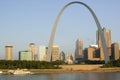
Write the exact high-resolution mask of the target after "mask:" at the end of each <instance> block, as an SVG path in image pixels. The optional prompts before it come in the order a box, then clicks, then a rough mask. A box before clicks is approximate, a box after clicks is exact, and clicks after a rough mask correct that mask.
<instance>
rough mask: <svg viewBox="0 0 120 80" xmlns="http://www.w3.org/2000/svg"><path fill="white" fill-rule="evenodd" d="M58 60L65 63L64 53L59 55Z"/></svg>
mask: <svg viewBox="0 0 120 80" xmlns="http://www.w3.org/2000/svg"><path fill="white" fill-rule="evenodd" d="M59 60H61V61H65V53H64V52H63V51H62V52H61V53H60V55H59Z"/></svg>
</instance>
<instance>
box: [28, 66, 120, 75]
mask: <svg viewBox="0 0 120 80" xmlns="http://www.w3.org/2000/svg"><path fill="white" fill-rule="evenodd" d="M101 66H102V65H61V66H60V67H61V68H62V69H30V71H31V72H32V73H35V74H41V73H42V74H46V73H76V72H120V68H100V67H101Z"/></svg>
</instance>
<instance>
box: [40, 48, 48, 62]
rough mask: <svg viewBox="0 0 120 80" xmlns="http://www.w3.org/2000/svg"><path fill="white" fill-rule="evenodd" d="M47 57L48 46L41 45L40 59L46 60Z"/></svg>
mask: <svg viewBox="0 0 120 80" xmlns="http://www.w3.org/2000/svg"><path fill="white" fill-rule="evenodd" d="M46 58H47V50H46V46H40V48H39V60H40V61H46Z"/></svg>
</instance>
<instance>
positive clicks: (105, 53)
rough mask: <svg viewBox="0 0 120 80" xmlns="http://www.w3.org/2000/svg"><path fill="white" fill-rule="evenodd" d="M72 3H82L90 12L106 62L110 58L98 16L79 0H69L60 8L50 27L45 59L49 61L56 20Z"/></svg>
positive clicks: (57, 20)
mask: <svg viewBox="0 0 120 80" xmlns="http://www.w3.org/2000/svg"><path fill="white" fill-rule="evenodd" d="M72 4H80V5H83V6H85V7H86V8H87V9H88V10H89V11H90V13H91V14H92V16H93V18H94V20H95V23H96V25H97V28H98V31H99V33H100V37H101V43H102V47H103V52H104V58H105V63H108V62H109V61H110V60H109V55H108V50H107V47H106V43H105V38H104V35H103V32H102V27H101V25H100V23H99V21H98V18H97V16H96V15H95V13H94V12H93V10H92V9H91V8H90V7H89V6H88V5H86V4H85V3H83V2H79V1H74V2H70V3H68V4H66V5H65V6H64V7H63V8H62V9H61V11H60V12H59V14H58V16H57V18H56V20H55V23H54V26H53V29H52V32H51V36H50V40H49V44H48V52H47V61H49V62H50V61H51V52H52V46H53V41H54V37H55V32H56V28H57V25H58V22H59V20H60V17H61V15H62V13H63V12H64V10H65V9H66V8H67V7H68V6H70V5H72Z"/></svg>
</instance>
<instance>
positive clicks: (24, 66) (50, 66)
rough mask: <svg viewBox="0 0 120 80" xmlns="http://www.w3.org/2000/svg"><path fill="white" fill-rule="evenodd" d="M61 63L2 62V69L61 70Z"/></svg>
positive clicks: (0, 62) (0, 63) (0, 65)
mask: <svg viewBox="0 0 120 80" xmlns="http://www.w3.org/2000/svg"><path fill="white" fill-rule="evenodd" d="M59 64H60V63H59V62H45V61H19V60H13V61H9V60H8V61H7V60H0V69H17V68H19V69H59V68H60V67H59Z"/></svg>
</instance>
